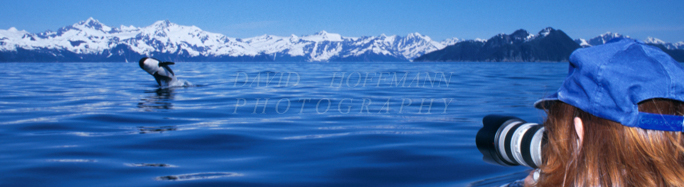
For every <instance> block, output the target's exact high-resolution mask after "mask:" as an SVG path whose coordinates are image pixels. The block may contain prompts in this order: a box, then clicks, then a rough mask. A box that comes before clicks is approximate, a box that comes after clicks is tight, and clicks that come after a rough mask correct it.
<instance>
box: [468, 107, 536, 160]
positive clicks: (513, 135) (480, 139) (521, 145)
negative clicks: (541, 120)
mask: <svg viewBox="0 0 684 187" xmlns="http://www.w3.org/2000/svg"><path fill="white" fill-rule="evenodd" d="M482 125H483V126H482V128H481V129H480V130H479V131H478V132H477V136H476V137H475V143H476V144H477V149H478V150H480V152H481V153H482V155H483V157H482V160H484V161H485V162H488V163H492V164H499V165H504V166H517V165H524V166H528V167H532V168H539V165H541V163H542V154H541V150H542V149H541V148H542V146H543V145H544V144H546V135H545V133H544V126H543V125H540V124H536V123H527V122H525V121H524V120H522V119H520V118H517V117H513V116H502V115H494V114H492V115H487V116H485V117H484V118H483V119H482Z"/></svg>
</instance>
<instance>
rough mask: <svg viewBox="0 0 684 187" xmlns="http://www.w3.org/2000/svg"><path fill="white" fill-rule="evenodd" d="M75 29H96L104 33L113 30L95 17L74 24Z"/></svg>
mask: <svg viewBox="0 0 684 187" xmlns="http://www.w3.org/2000/svg"><path fill="white" fill-rule="evenodd" d="M73 27H76V28H79V27H85V28H91V29H95V30H98V31H104V32H109V31H111V30H112V28H111V27H108V26H107V25H104V24H102V23H100V21H97V20H96V19H94V18H93V17H90V18H88V19H87V20H85V21H81V22H78V23H76V24H74V25H73Z"/></svg>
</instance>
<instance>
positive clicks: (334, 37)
mask: <svg viewBox="0 0 684 187" xmlns="http://www.w3.org/2000/svg"><path fill="white" fill-rule="evenodd" d="M302 39H303V40H308V41H314V42H322V41H335V42H341V41H343V40H342V35H340V34H337V33H328V32H326V31H320V32H317V33H316V34H314V35H307V36H303V37H302Z"/></svg>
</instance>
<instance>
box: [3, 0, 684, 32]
mask: <svg viewBox="0 0 684 187" xmlns="http://www.w3.org/2000/svg"><path fill="white" fill-rule="evenodd" d="M0 2H1V3H0V4H2V6H1V7H0V17H2V19H0V29H8V28H10V27H16V28H17V29H19V30H26V31H29V32H33V33H36V32H43V31H46V30H53V31H55V30H57V29H59V28H60V27H64V26H67V25H72V24H74V23H77V22H79V21H82V20H86V19H88V18H89V17H93V18H95V19H97V20H99V21H100V22H102V23H104V24H106V25H108V26H112V27H118V26H120V25H127V26H128V25H133V26H136V27H144V26H148V25H151V24H152V23H154V22H155V21H158V20H169V21H171V22H174V23H177V24H180V25H195V26H197V27H199V28H201V29H203V30H205V31H209V32H215V33H221V34H224V35H227V36H230V37H236V38H247V37H254V36H259V35H263V34H270V35H277V36H289V35H291V34H295V35H308V34H313V33H316V32H318V31H321V30H326V31H328V32H330V33H339V34H341V35H343V36H375V35H380V34H383V33H384V34H386V35H395V34H396V35H407V34H408V33H413V32H419V33H421V34H423V35H427V36H430V37H431V38H432V39H433V40H443V39H446V38H452V37H458V38H462V39H474V38H484V39H487V38H489V37H491V36H493V35H496V34H498V33H512V32H513V31H515V30H517V29H525V30H528V31H529V32H531V33H537V32H539V31H540V30H541V29H543V28H546V27H549V26H550V27H553V28H556V29H561V30H563V31H565V32H566V33H567V34H568V35H569V36H570V37H572V38H585V39H589V38H592V37H595V36H598V35H600V34H603V33H605V32H608V31H611V32H617V33H621V34H626V35H629V36H631V37H633V38H636V39H642V40H643V39H645V38H646V37H648V36H652V37H656V38H660V39H662V40H664V41H667V42H677V41H684V13H683V12H682V11H683V10H684V1H682V0H671V1H668V0H663V1H660V0H653V1H647V0H641V1H633V0H620V1H599V0H574V1H562V2H561V1H555V0H547V1H526V0H524V1H523V0H519V1H510V0H507V1H485V0H482V1H466V0H459V1H456V0H349V1H347V0H239V1H236V0H234V1H229V0H188V1H176V0H166V1H150V0H131V1H128V0H126V1H118V0H87V1H59V0H52V1H34V0H12V1H7V0H2V1H0Z"/></svg>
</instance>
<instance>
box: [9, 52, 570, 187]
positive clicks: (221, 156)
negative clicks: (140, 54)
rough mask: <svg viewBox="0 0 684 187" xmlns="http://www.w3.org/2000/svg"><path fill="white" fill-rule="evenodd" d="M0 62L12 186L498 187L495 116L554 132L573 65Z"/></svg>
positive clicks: (511, 172)
mask: <svg viewBox="0 0 684 187" xmlns="http://www.w3.org/2000/svg"><path fill="white" fill-rule="evenodd" d="M171 68H172V69H173V70H174V72H175V73H176V75H177V77H178V79H180V80H181V81H182V82H181V84H179V85H182V86H179V87H170V88H159V87H158V86H157V85H156V82H155V81H154V78H153V77H152V76H150V75H149V74H147V73H146V72H144V71H143V70H142V69H140V67H139V66H138V64H137V63H0V166H1V167H0V186H212V185H217V186H228V185H230V186H490V185H493V186H496V185H500V184H503V183H506V182H511V181H513V180H516V179H519V178H522V177H524V176H526V172H527V171H528V170H529V168H526V167H503V166H497V165H491V164H488V163H485V162H483V161H482V155H481V154H480V152H479V151H478V150H477V148H476V146H475V134H476V133H477V131H478V129H479V128H480V127H481V120H482V117H483V116H485V115H487V114H507V115H515V116H518V117H520V118H522V119H524V120H527V121H531V122H541V121H542V120H543V118H544V113H543V112H542V111H539V110H536V109H534V108H533V107H532V103H533V102H534V101H536V100H537V99H539V98H541V97H543V96H545V95H546V94H549V93H551V92H554V91H555V90H556V89H557V88H558V87H559V86H560V84H561V82H562V79H563V78H564V77H565V75H566V73H567V63H475V62H472V63H471V62H460V63H410V62H397V63H361V62H358V63H238V62H235V63H182V62H181V63H176V65H174V66H171Z"/></svg>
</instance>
